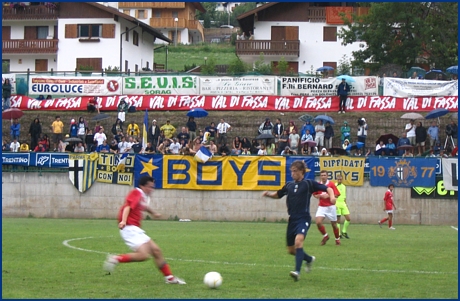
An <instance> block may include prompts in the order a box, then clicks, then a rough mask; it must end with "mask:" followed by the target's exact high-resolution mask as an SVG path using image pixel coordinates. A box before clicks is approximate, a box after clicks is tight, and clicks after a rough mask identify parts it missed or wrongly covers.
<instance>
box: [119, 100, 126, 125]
mask: <svg viewBox="0 0 460 301" xmlns="http://www.w3.org/2000/svg"><path fill="white" fill-rule="evenodd" d="M128 110H129V104H128V103H127V102H126V101H125V99H122V100H120V103H119V104H118V106H117V112H118V115H117V116H118V119H120V120H121V122H122V124H123V123H124V122H125V120H126V113H128Z"/></svg>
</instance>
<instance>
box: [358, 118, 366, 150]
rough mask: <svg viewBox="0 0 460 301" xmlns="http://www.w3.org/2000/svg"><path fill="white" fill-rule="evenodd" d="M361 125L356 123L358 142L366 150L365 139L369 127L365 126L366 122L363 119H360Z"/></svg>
mask: <svg viewBox="0 0 460 301" xmlns="http://www.w3.org/2000/svg"><path fill="white" fill-rule="evenodd" d="M360 120H361V123H359V122H358V135H357V136H358V142H362V143H364V144H363V148H366V138H367V130H368V129H369V127H368V126H367V122H366V119H365V118H361V119H360Z"/></svg>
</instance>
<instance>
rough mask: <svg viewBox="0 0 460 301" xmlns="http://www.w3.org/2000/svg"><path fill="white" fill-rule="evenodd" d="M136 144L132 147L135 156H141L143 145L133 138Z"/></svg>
mask: <svg viewBox="0 0 460 301" xmlns="http://www.w3.org/2000/svg"><path fill="white" fill-rule="evenodd" d="M133 140H134V143H133V145H131V149H132V150H133V152H134V153H135V154H139V153H140V152H141V150H142V144H141V143H140V142H139V139H137V138H133Z"/></svg>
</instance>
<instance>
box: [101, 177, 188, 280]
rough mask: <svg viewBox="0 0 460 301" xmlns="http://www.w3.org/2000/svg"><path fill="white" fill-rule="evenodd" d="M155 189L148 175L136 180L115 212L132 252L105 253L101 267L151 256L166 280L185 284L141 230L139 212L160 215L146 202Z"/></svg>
mask: <svg viewBox="0 0 460 301" xmlns="http://www.w3.org/2000/svg"><path fill="white" fill-rule="evenodd" d="M154 188H155V180H154V179H153V178H152V177H150V176H143V177H141V178H140V179H139V187H138V188H135V189H133V190H131V192H130V193H129V194H128V196H127V197H126V201H125V203H124V204H123V206H122V207H121V208H120V211H119V213H118V228H119V229H120V235H121V237H122V238H123V240H124V241H125V243H126V245H128V247H130V248H131V250H133V251H134V253H129V254H122V255H109V256H107V260H106V261H105V262H104V269H105V270H106V271H107V272H113V270H114V269H115V266H116V265H117V264H118V263H127V262H138V261H145V260H147V259H149V257H150V256H152V257H153V258H154V261H155V264H156V265H157V267H158V269H159V270H160V271H161V272H162V273H163V275H164V276H165V282H166V283H168V284H185V281H184V280H182V279H179V278H177V277H174V276H173V275H172V273H171V270H170V268H169V265H168V264H167V263H166V261H165V259H164V257H163V254H162V252H161V249H160V248H159V247H158V245H157V244H156V243H155V242H154V241H153V240H152V239H151V238H150V237H149V236H147V235H146V234H145V231H144V230H142V229H141V220H142V211H146V212H148V213H150V214H151V215H152V216H153V217H160V216H161V214H159V213H157V212H155V211H153V209H152V208H150V207H149V206H148V203H147V200H148V197H149V195H150V194H151V193H152V191H153V190H154Z"/></svg>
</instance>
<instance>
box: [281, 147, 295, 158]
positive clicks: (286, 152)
mask: <svg viewBox="0 0 460 301" xmlns="http://www.w3.org/2000/svg"><path fill="white" fill-rule="evenodd" d="M291 155H293V153H292V151H291V149H290V148H289V146H286V147H285V148H284V150H282V151H281V156H291Z"/></svg>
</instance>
